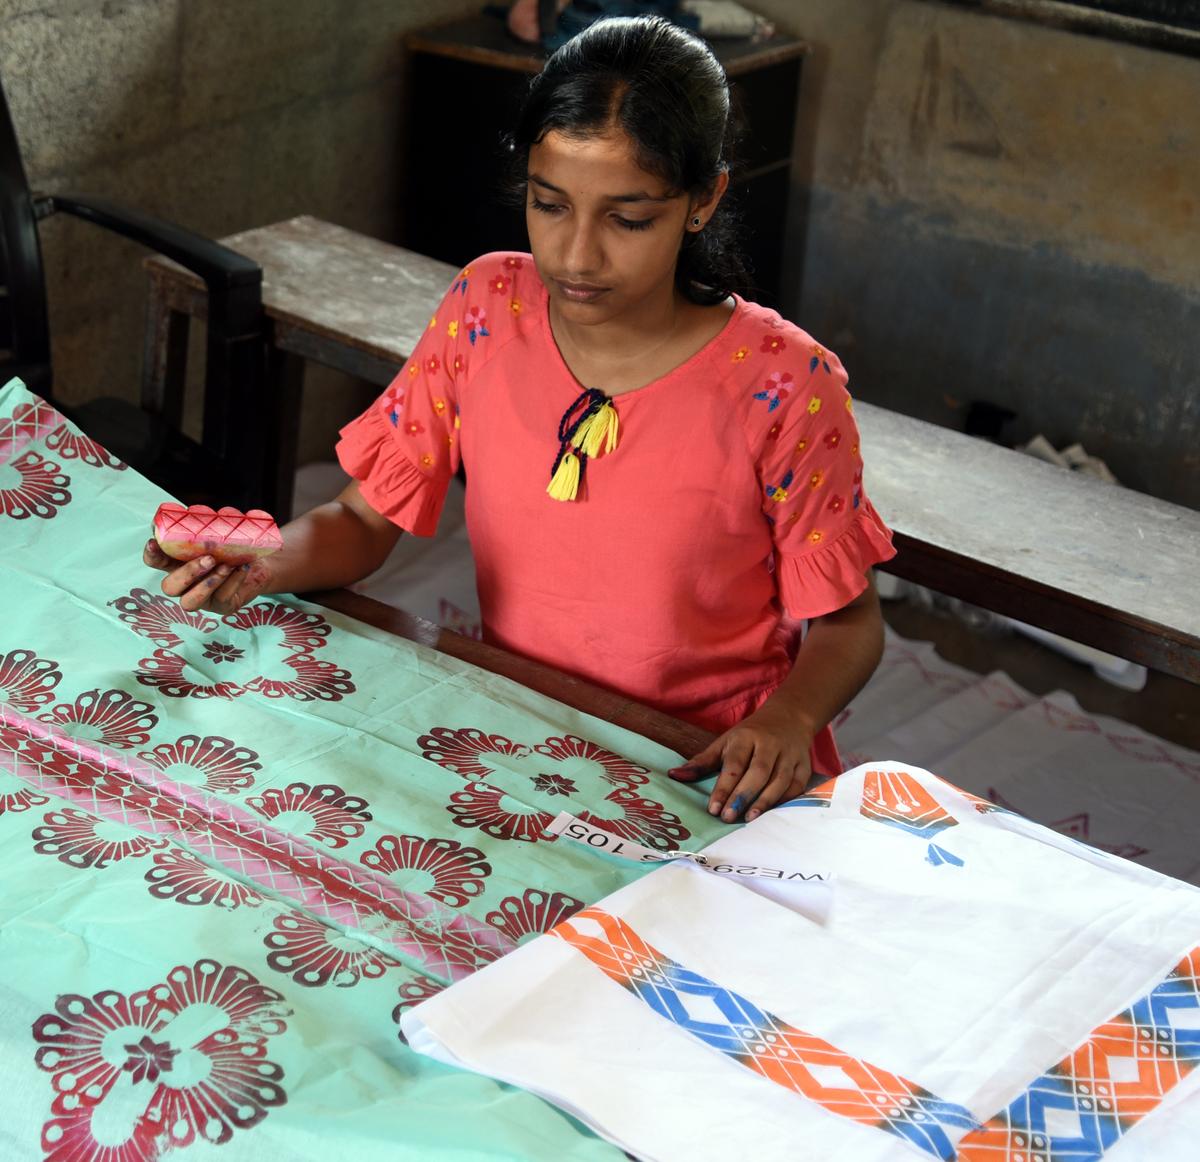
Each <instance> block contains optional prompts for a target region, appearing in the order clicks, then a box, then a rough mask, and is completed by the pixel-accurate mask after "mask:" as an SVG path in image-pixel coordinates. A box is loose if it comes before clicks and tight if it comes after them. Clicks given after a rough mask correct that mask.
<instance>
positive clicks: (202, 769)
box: [138, 734, 262, 795]
mask: <svg viewBox="0 0 1200 1162" xmlns="http://www.w3.org/2000/svg"><path fill="white" fill-rule="evenodd" d="M138 758H141V759H144V760H145V761H146V762H148V763H150V764H151V766H155V767H158V769H159V770H160V771H163V772H164V773H166V775H167V776H168V778H170V779H171V780H173V781H174V782H177V783H181V782H182V783H193V784H197V785H199V786H202V787H203V788H204V789H205V790H206V791H213V792H215V793H216V794H218V795H220V794H228V793H232V792H237V791H244V790H245V789H246V788H247V787H249V786H250V785H251V783H253V782H254V775H255V772H257V771H261V770H262V763H260V762H259V761H258V752H257V751H253V750H251V749H250V748H249V747H247V746H238V745H237V744H236V743H235V742H234V741H233V740H232V739H230V738H222V737H221V736H220V735H218V734H209V735H205V736H204V737H203V738H201V737H200V736H199V735H196V734H185V735H183V736H182V737H181V738H178V739H176V740H175V741H174V742H171V743H163V744H162V745H160V746H156V747H155V748H154V749H153V750H151V751H142V753H141V754H139V755H138ZM180 768H182V769H180Z"/></svg>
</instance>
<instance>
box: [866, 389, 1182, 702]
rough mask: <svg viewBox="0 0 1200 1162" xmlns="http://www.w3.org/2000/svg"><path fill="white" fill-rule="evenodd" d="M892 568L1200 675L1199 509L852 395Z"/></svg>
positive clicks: (1123, 652)
mask: <svg viewBox="0 0 1200 1162" xmlns="http://www.w3.org/2000/svg"><path fill="white" fill-rule="evenodd" d="M855 415H856V417H857V418H858V422H859V426H860V428H861V430H862V437H863V452H864V456H865V458H866V465H867V469H866V480H865V484H866V487H867V491H868V493H869V495H870V497H871V500H872V502H873V503H874V504H875V507H876V508H878V509H879V513H880V515H881V516H882V517H883V519H884V520H885V521H887V523H888V524H889V525H890V526H891V527H892V529H893V530H894V531H895V533H896V547H897V549H899V553H898V555H897V556H896V558H895V559H894V560H893V561H891V562H889V563H888V564H887V565H886V566H884V568H885V569H886V570H887V571H888V572H889V573H894V574H895V575H896V576H898V577H904V578H905V579H907V580H909V581H915V582H918V583H919V584H921V585H927V586H929V587H930V588H931V589H937V590H939V591H940V592H942V593H948V594H950V595H951V596H954V597H960V598H962V599H963V600H964V601H969V602H971V603H972V604H974V605H979V606H982V607H984V608H985V609H991V610H994V611H996V612H997V613H1003V614H1007V615H1008V616H1010V617H1015V618H1018V619H1019V620H1021V621H1025V622H1028V623H1030V624H1031V625H1036V626H1040V627H1041V628H1042V629H1048V630H1050V631H1052V632H1053V633H1057V634H1060V635H1062V636H1063V637H1067V638H1072V639H1073V640H1075V641H1079V642H1083V643H1084V644H1085V645H1089V646H1095V647H1096V648H1097V649H1101V650H1106V651H1108V652H1109V653H1112V654H1116V655H1118V656H1119V657H1122V658H1127V659H1128V660H1129V661H1131V662H1138V663H1140V664H1141V665H1144V666H1150V667H1152V668H1153V669H1156V670H1161V671H1163V672H1164V673H1168V674H1174V675H1176V676H1177V677H1180V678H1186V679H1188V680H1189V681H1192V682H1200V600H1198V595H1200V513H1197V512H1195V511H1193V510H1192V509H1189V508H1182V507H1180V506H1179V505H1175V504H1168V503H1166V502H1165V501H1161V500H1156V499H1154V498H1153V497H1150V496H1144V495H1143V494H1141V493H1139V492H1133V491H1131V490H1130V489H1127V488H1120V487H1117V486H1115V485H1111V484H1106V483H1104V482H1103V481H1101V480H1097V479H1095V478H1093V477H1090V476H1082V475H1079V474H1076V473H1073V472H1069V471H1066V470H1064V469H1062V468H1057V467H1055V466H1054V465H1052V464H1046V463H1043V462H1042V461H1040V460H1035V459H1033V458H1032V457H1029V456H1025V455H1023V454H1022V453H1020V452H1014V451H1011V450H1010V449H1008V448H1001V447H999V446H998V445H995V444H990V443H988V442H987V441H986V440H980V439H977V438H975V437H973V436H966V435H963V434H962V433H961V432H955V431H951V430H949V429H947V428H941V427H938V426H937V425H936V424H930V423H926V422H924V421H922V420H915V419H912V418H910V417H909V416H902V415H899V414H898V413H896V412H891V411H887V410H886V409H884V408H879V407H873V406H872V405H870V404H867V403H862V402H856V404H855Z"/></svg>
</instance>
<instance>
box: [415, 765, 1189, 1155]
mask: <svg viewBox="0 0 1200 1162" xmlns="http://www.w3.org/2000/svg"><path fill="white" fill-rule="evenodd" d="M556 842H566V840H564V839H559V840H557V841H556ZM707 852H708V854H711V855H719V856H720V857H721V858H722V860H723V861H725V862H726V863H730V862H739V861H740V862H753V863H756V864H760V865H761V864H769V865H772V866H779V867H785V868H786V867H790V866H793V865H796V864H798V863H800V864H802V865H811V867H813V868H820V869H822V870H825V869H830V870H832V871H833V872H834V873H835V875H836V883H835V888H834V900H833V906H832V911H831V913H830V916H829V919H828V921H827V922H826V923H825V924H824V925H821V924H816V923H813V922H812V921H811V920H809V919H807V918H805V917H804V916H803V915H801V914H799V913H798V912H797V911H795V910H794V909H792V908H790V907H789V890H790V889H789V887H788V884H787V882H775V881H771V880H765V879H746V880H738V879H736V878H731V877H722V876H718V875H715V874H713V873H711V872H709V871H706V870H702V869H700V868H697V867H695V866H693V865H690V864H682V863H676V864H671V865H669V866H667V867H665V868H662V869H660V870H657V871H654V872H651V873H650V874H648V875H647V876H645V877H644V878H642V879H641V880H639V881H638V882H637V883H635V884H633V885H631V886H629V887H627V888H625V889H623V890H622V891H619V892H617V893H615V894H613V895H612V896H610V897H608V898H607V899H605V900H602V901H600V902H599V903H598V904H597V905H595V906H593V907H592V908H588V909H585V910H584V911H582V912H580V913H578V914H577V915H576V916H574V917H572V918H571V919H569V920H566V921H564V922H563V923H562V924H560V925H559V926H558V927H557V928H556V929H554V930H553V931H552V932H551V933H550V934H548V935H546V936H542V937H539V938H537V939H536V940H533V941H532V942H531V943H529V944H527V945H525V946H523V947H521V948H519V949H517V950H516V951H515V952H513V953H511V954H510V955H508V956H506V957H504V958H503V959H501V960H500V961H498V962H496V963H495V964H492V965H490V966H488V967H486V968H484V969H483V970H482V971H480V972H479V973H477V974H475V975H474V976H472V977H469V978H468V979H466V980H464V981H461V982H460V983H458V984H456V985H454V986H452V987H451V988H449V989H448V990H446V991H445V992H443V993H441V994H440V995H439V996H437V997H434V998H432V999H431V1000H429V1001H426V1002H425V1003H424V1004H422V1005H420V1006H418V1007H416V1008H415V1009H413V1010H410V1011H409V1012H408V1013H407V1014H406V1015H405V1017H404V1019H403V1029H404V1032H405V1035H406V1036H407V1037H408V1039H409V1042H410V1044H411V1045H413V1047H414V1048H417V1049H419V1050H420V1051H422V1052H426V1053H429V1054H430V1055H432V1056H435V1057H438V1058H440V1059H442V1060H445V1061H448V1062H452V1063H455V1064H458V1065H461V1066H464V1067H466V1068H468V1069H471V1070H475V1071H477V1072H480V1073H485V1074H488V1075H490V1076H493V1077H497V1078H500V1079H503V1080H505V1081H510V1082H513V1083H515V1084H517V1085H520V1086H523V1087H525V1088H527V1089H530V1090H532V1091H534V1092H536V1093H539V1094H541V1095H543V1096H544V1097H546V1098H548V1099H549V1100H551V1101H553V1102H555V1103H556V1104H558V1105H560V1106H562V1107H563V1108H565V1109H567V1110H569V1111H571V1112H572V1113H574V1114H575V1115H576V1116H578V1117H580V1118H581V1119H582V1120H584V1121H585V1122H587V1123H588V1124H589V1125H592V1126H593V1127H594V1128H595V1129H596V1130H597V1131H598V1132H599V1133H601V1134H603V1135H604V1136H605V1137H607V1138H609V1139H610V1140H612V1141H613V1142H615V1143H617V1144H618V1145H620V1146H622V1147H624V1148H626V1149H628V1150H630V1151H632V1152H633V1153H634V1154H636V1155H637V1156H638V1157H639V1158H644V1159H654V1160H659V1162H667V1160H675V1159H678V1160H679V1162H684V1160H686V1162H706V1160H712V1162H718V1160H720V1162H726V1160H727V1159H729V1158H753V1159H755V1160H756V1162H769V1160H771V1159H780V1160H783V1159H787V1160H788V1162H792V1160H793V1159H795V1158H796V1157H797V1156H799V1155H798V1154H797V1151H798V1150H799V1151H800V1153H801V1154H802V1155H803V1156H804V1157H807V1158H819V1159H822V1162H884V1160H889V1159H897V1160H898V1159H903V1158H914V1157H926V1158H943V1159H951V1158H958V1159H961V1160H962V1162H999V1160H1003V1162H1018V1160H1021V1162H1034V1160H1035V1159H1037V1160H1039V1162H1057V1160H1059V1159H1065V1158H1068V1157H1069V1158H1070V1159H1072V1160H1073V1162H1075V1160H1077V1159H1087V1158H1100V1157H1101V1156H1103V1157H1104V1158H1105V1159H1106V1162H1107V1160H1108V1159H1113V1160H1115V1162H1121V1160H1126V1162H1128V1160H1130V1159H1149V1158H1153V1159H1156V1160H1159V1159H1175V1158H1179V1159H1188V1160H1190V1159H1191V1158H1193V1157H1194V1155H1195V1146H1194V1143H1195V1141H1196V1135H1197V1134H1200V1070H1197V1071H1193V1066H1195V1065H1197V1064H1200V979H1198V978H1200V890H1198V889H1196V888H1193V887H1191V886H1189V885H1187V884H1184V883H1181V882H1179V881H1177V880H1172V879H1169V878H1167V877H1165V876H1161V875H1159V874H1158V873H1156V872H1153V871H1150V870H1148V869H1146V868H1143V867H1139V866H1138V865H1136V864H1133V863H1131V862H1129V861H1126V860H1123V859H1120V858H1118V857H1115V856H1112V855H1108V854H1106V853H1103V852H1099V851H1096V850H1094V849H1092V848H1089V847H1086V846H1084V845H1082V844H1079V843H1076V842H1075V841H1073V840H1071V839H1069V838H1064V837H1062V836H1060V835H1058V834H1056V833H1054V832H1052V831H1049V830H1047V829H1045V828H1043V827H1040V826H1038V825H1036V824H1033V823H1030V822H1028V821H1027V820H1024V819H1022V818H1021V817H1019V816H1016V815H1013V814H1011V813H1009V812H1005V811H1001V810H997V809H996V808H994V807H993V806H992V805H991V804H988V803H985V802H982V801H980V800H977V799H975V798H973V797H972V796H969V795H966V794H964V793H962V792H960V791H958V790H957V789H955V788H953V787H951V786H950V785H949V784H947V783H945V782H943V781H942V780H940V779H938V778H937V777H936V776H933V775H931V774H929V773H928V772H925V771H922V770H919V769H916V768H913V767H906V766H902V765H900V764H897V763H882V764H874V765H872V766H870V767H860V768H856V769H855V770H853V771H850V772H847V773H846V774H844V775H842V776H841V777H839V778H838V779H835V780H833V781H832V782H831V783H827V784H825V785H824V786H823V787H821V788H819V789H818V790H816V791H815V792H813V793H811V794H808V795H806V796H804V797H803V798H802V799H800V800H797V801H795V803H794V804H792V805H788V806H785V807H780V808H778V809H776V810H774V811H771V812H768V813H767V814H766V815H764V816H762V817H761V818H760V819H758V820H757V821H755V822H754V823H752V824H750V825H749V826H747V827H745V828H742V829H740V830H738V831H735V832H731V833H730V834H729V835H728V836H727V837H724V838H722V839H721V840H720V841H719V842H718V843H716V844H714V845H712V846H711V847H710V848H708V849H707ZM597 858H598V859H603V858H611V857H608V856H597Z"/></svg>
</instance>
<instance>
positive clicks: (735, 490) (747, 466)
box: [337, 254, 894, 775]
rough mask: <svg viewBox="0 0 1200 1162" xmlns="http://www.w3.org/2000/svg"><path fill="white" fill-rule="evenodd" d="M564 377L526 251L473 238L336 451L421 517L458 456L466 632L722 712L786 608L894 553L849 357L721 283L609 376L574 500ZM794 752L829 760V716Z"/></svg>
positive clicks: (789, 653)
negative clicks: (652, 358) (607, 430)
mask: <svg viewBox="0 0 1200 1162" xmlns="http://www.w3.org/2000/svg"><path fill="white" fill-rule="evenodd" d="M587 386H599V387H603V385H602V384H601V385H593V384H589V385H587ZM583 387H584V385H581V384H580V383H579V381H578V380H576V379H575V377H574V376H573V375H572V374H571V372H570V370H569V369H568V368H567V366H566V364H565V363H564V361H563V358H562V355H561V354H560V352H559V350H558V347H557V345H556V344H555V341H554V337H553V334H552V332H551V329H550V320H549V314H548V296H547V294H546V290H545V287H544V286H543V285H542V282H541V280H540V279H539V277H538V274H537V270H536V269H535V267H534V264H533V260H532V258H531V257H530V256H529V255H528V254H489V255H486V256H485V257H483V258H480V259H479V260H478V261H476V262H473V263H472V264H471V265H470V266H469V267H467V268H466V269H465V270H464V271H463V272H462V274H461V275H460V277H459V278H458V279H457V281H456V282H455V283H454V285H453V286H452V287H451V288H450V291H449V293H448V294H447V295H446V297H445V298H444V299H443V300H442V303H441V305H440V306H439V307H438V310H437V314H436V315H435V316H434V317H433V318H432V319H431V320H430V323H429V327H428V330H426V332H425V334H424V336H423V337H422V339H421V341H420V343H419V344H418V345H417V348H416V350H415V351H414V352H413V354H412V357H411V358H410V359H409V361H408V363H407V364H406V366H405V367H404V369H403V370H402V371H401V373H400V374H399V375H398V376H397V377H396V379H395V381H394V382H393V383H392V384H391V386H390V387H389V388H388V389H387V391H385V392H384V393H383V395H382V396H381V397H380V399H379V400H378V401H377V402H376V403H375V404H373V405H372V406H371V407H370V408H368V410H367V411H366V412H364V413H363V414H362V415H361V416H360V417H359V418H358V419H356V420H355V421H354V422H353V423H351V424H349V425H347V426H346V427H345V428H344V429H343V430H342V433H341V437H342V438H341V441H340V443H339V444H338V449H337V452H338V458H339V460H340V461H341V463H342V466H343V467H344V468H345V469H346V471H347V472H349V473H350V475H351V476H353V477H355V478H356V479H357V480H358V481H359V482H360V487H361V490H362V495H363V497H364V498H365V499H366V501H367V502H368V503H369V504H370V505H371V506H372V507H373V508H375V509H377V510H378V511H379V512H380V513H382V514H383V515H384V516H386V517H388V518H389V519H390V520H392V521H393V522H395V523H396V524H397V525H399V526H400V527H401V528H403V529H406V530H408V531H409V532H412V533H416V534H417V535H418V536H429V535H431V534H432V533H433V532H434V530H435V528H436V526H437V521H438V516H439V514H440V512H441V508H442V502H443V500H444V498H445V495H446V488H447V484H448V481H449V479H450V477H451V475H452V474H453V473H454V472H455V470H456V469H457V468H458V465H459V463H460V460H461V462H462V463H463V464H464V465H465V466H466V471H467V477H468V481H469V487H468V489H467V529H468V532H469V534H470V539H471V546H472V549H473V552H474V556H475V568H476V579H477V583H478V589H479V604H480V610H481V613H482V619H483V632H484V637H485V639H486V640H487V641H489V642H493V643H494V644H496V645H498V646H502V647H503V648H505V649H508V650H512V651H514V652H516V653H519V654H524V655H525V656H527V657H531V658H536V659H537V660H538V661H542V662H546V663H548V664H549V665H551V666H555V667H557V668H558V669H560V670H564V671H567V672H568V673H572V674H577V675H579V676H580V677H583V678H586V679H588V680H589V681H591V682H594V683H596V684H598V685H601V686H604V687H607V688H608V689H611V690H616V691H619V692H620V693H622V694H625V695H628V696H629V697H630V698H633V699H635V700H636V701H638V702H642V703H645V704H646V705H649V706H654V707H657V708H658V709H660V710H663V711H665V712H666V713H668V714H672V715H675V716H677V717H679V718H682V719H685V720H686V721H688V722H692V723H695V724H696V725H698V726H702V727H705V728H707V729H709V730H713V731H721V730H725V729H728V728H729V727H730V726H732V725H734V724H735V723H737V722H738V721H740V720H741V719H742V718H744V717H745V716H746V715H747V714H749V713H750V712H751V711H753V710H754V709H755V708H757V707H758V706H759V705H760V704H761V703H762V702H763V701H764V699H765V698H766V697H767V695H768V694H770V693H771V691H772V690H774V689H775V687H776V686H778V685H779V683H780V682H782V681H783V679H784V678H785V677H786V676H787V673H788V671H789V669H790V668H791V663H792V658H793V656H794V654H795V650H796V645H797V641H798V634H797V630H798V625H797V623H798V622H799V621H802V620H803V619H807V618H814V617H820V616H821V615H822V614H825V613H830V612H831V611H833V610H836V609H840V608H841V607H842V606H844V605H846V604H848V603H849V602H850V601H852V600H853V599H854V598H855V597H857V596H858V595H859V594H860V593H861V592H862V591H863V590H864V589H865V588H866V585H867V579H866V573H867V570H868V569H869V568H870V567H871V566H872V565H873V564H875V563H876V562H878V561H883V560H886V559H887V558H889V557H891V556H892V555H893V554H894V550H893V548H892V545H891V535H890V533H889V532H888V530H887V528H886V527H885V526H884V524H883V522H882V521H881V520H880V519H879V517H878V516H877V515H876V513H875V510H874V509H873V508H872V507H871V504H870V502H869V501H868V500H867V498H866V496H865V495H864V494H863V491H862V459H861V457H860V455H859V445H858V429H857V427H856V426H855V423H854V419H853V416H852V415H851V411H850V407H851V404H850V397H849V395H848V394H847V392H846V373H845V371H843V369H842V366H841V364H840V363H839V362H838V360H837V358H836V356H834V355H833V354H831V353H830V352H828V351H826V350H824V349H823V348H822V347H820V346H818V345H817V343H815V342H814V341H813V340H812V339H811V338H810V337H809V336H808V335H806V334H805V333H804V332H803V331H801V330H800V329H799V328H798V327H796V326H794V325H792V324H791V323H789V322H787V321H785V320H784V319H782V318H781V317H780V316H779V315H778V314H776V313H775V312H774V311H771V310H767V309H766V308H764V307H760V306H757V305H755V304H754V303H749V302H746V301H744V300H742V299H740V298H739V299H737V300H736V306H735V309H734V311H733V312H732V314H731V315H730V318H729V320H728V322H727V323H726V325H725V327H724V329H723V330H722V331H721V332H720V334H718V335H717V336H716V337H715V338H714V339H712V340H711V341H710V342H708V343H707V344H705V346H704V347H703V348H701V350H699V351H698V352H696V354H695V355H693V356H692V357H691V358H690V359H688V360H687V361H686V362H684V363H682V364H681V365H680V366H679V367H677V368H675V369H674V370H673V371H671V372H670V373H668V374H667V375H664V376H663V377H662V378H661V379H657V380H655V381H654V382H652V383H649V384H647V385H646V386H644V387H641V388H638V389H637V390H635V391H630V392H626V393H624V394H621V395H618V396H616V397H615V399H614V401H613V402H614V405H615V407H616V410H617V413H618V415H619V417H620V440H619V443H618V445H617V447H616V448H615V449H614V450H613V451H612V452H610V453H607V454H605V455H602V456H600V457H598V458H594V459H591V460H589V461H588V462H587V467H586V474H585V477H584V483H583V486H582V488H581V489H580V493H579V498H578V499H576V500H574V501H558V500H553V499H551V497H549V496H548V495H547V494H546V485H547V484H548V483H549V479H550V470H551V467H552V465H553V464H554V460H555V456H556V454H557V452H558V435H557V433H558V426H559V421H560V419H561V418H562V416H563V413H564V411H565V410H566V409H567V408H568V407H569V406H570V405H571V403H572V402H573V401H574V400H575V399H576V398H577V397H578V396H579V395H580V393H581V391H582V390H583ZM812 757H813V769H814V771H816V772H819V773H821V774H826V775H830V774H837V773H838V772H839V771H840V770H841V765H840V761H839V759H838V754H837V748H836V747H835V745H834V742H833V735H832V732H831V731H830V730H829V729H828V728H826V729H825V730H823V731H822V732H821V734H820V736H819V737H818V739H817V741H816V743H815V745H814V747H813V752H812Z"/></svg>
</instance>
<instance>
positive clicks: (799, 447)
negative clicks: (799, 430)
mask: <svg viewBox="0 0 1200 1162" xmlns="http://www.w3.org/2000/svg"><path fill="white" fill-rule="evenodd" d="M807 447H808V441H807V440H805V439H803V438H801V439H799V440H797V441H796V455H797V456H799V455H800V453H801V452H803V451H804V449H805V448H807Z"/></svg>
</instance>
